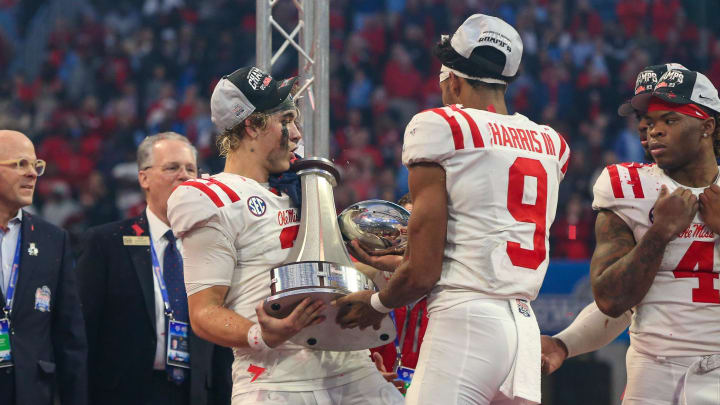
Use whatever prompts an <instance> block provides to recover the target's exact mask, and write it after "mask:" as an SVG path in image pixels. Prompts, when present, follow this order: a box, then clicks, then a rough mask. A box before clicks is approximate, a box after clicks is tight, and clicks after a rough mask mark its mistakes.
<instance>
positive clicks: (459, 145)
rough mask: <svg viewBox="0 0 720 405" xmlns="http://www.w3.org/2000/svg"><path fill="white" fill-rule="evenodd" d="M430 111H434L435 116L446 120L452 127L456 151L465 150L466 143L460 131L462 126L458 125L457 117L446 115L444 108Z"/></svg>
mask: <svg viewBox="0 0 720 405" xmlns="http://www.w3.org/2000/svg"><path fill="white" fill-rule="evenodd" d="M429 111H432V112H434V113H435V114H437V115H439V116H441V117H443V118H445V121H447V123H448V125H450V130H451V131H452V136H453V142H454V143H455V150H460V149H465V142H464V141H463V134H462V130H461V129H460V124H458V122H457V120H456V119H455V117H453V116H451V115H448V113H446V112H445V110H443V109H442V108H433V109H431V110H429Z"/></svg>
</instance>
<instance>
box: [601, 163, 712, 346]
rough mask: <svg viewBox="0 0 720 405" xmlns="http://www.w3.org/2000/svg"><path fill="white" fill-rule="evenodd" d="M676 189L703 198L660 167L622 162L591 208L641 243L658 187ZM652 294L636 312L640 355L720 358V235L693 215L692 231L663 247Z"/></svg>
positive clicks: (633, 335) (609, 170) (634, 339)
mask: <svg viewBox="0 0 720 405" xmlns="http://www.w3.org/2000/svg"><path fill="white" fill-rule="evenodd" d="M663 184H664V185H665V186H667V189H668V191H669V192H673V191H674V190H675V189H677V188H678V187H683V188H686V189H688V190H690V191H692V192H693V194H695V195H699V194H700V193H701V192H702V191H703V190H704V188H689V187H685V186H682V185H680V184H679V183H677V182H675V181H674V180H673V179H671V178H670V177H668V176H667V175H666V174H665V172H664V171H663V170H662V169H660V168H659V167H657V166H656V165H654V164H652V165H646V164H639V163H623V164H618V165H611V166H608V167H606V168H605V169H604V170H603V172H602V174H601V175H600V177H599V178H598V180H597V182H596V183H595V186H594V188H593V192H594V195H595V198H594V201H593V209H596V210H600V209H607V210H610V211H612V212H614V213H615V214H617V215H618V216H619V217H620V218H622V219H623V220H624V221H625V223H626V224H627V225H628V227H630V229H631V230H632V232H633V235H634V236H635V240H636V241H638V240H640V239H641V238H642V237H643V235H645V232H647V230H648V228H650V225H652V223H653V219H654V218H653V206H654V205H655V201H656V200H657V197H658V194H659V192H660V186H662V185H663ZM657 254H661V255H663V259H662V262H661V263H660V270H659V271H658V273H657V275H656V276H655V280H654V281H653V284H652V286H651V287H650V290H649V291H648V292H647V294H646V295H645V297H644V298H643V300H642V301H641V302H640V303H639V304H638V305H637V306H636V307H635V312H634V314H633V318H632V324H631V326H630V342H631V344H632V346H633V347H634V348H635V349H636V350H637V351H639V352H642V353H647V354H651V355H655V356H696V355H705V354H710V353H720V322H718V319H720V305H718V304H720V295H719V291H718V271H720V257H718V235H716V234H714V233H713V231H712V230H710V228H709V227H708V226H707V225H705V224H704V223H703V221H702V219H701V218H700V214H698V215H696V216H695V219H694V220H693V222H692V224H691V225H690V227H688V228H687V229H686V230H685V231H684V232H681V233H680V234H678V235H677V237H676V238H675V239H673V240H672V241H671V242H670V243H669V244H668V245H667V247H666V248H665V251H664V252H657Z"/></svg>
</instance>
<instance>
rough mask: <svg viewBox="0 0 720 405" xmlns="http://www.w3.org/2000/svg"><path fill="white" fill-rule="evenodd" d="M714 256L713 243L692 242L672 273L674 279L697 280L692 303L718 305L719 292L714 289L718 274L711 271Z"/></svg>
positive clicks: (719, 300) (719, 302) (719, 301)
mask: <svg viewBox="0 0 720 405" xmlns="http://www.w3.org/2000/svg"><path fill="white" fill-rule="evenodd" d="M714 255H715V242H702V241H694V242H693V243H692V244H690V247H689V248H688V250H687V252H685V255H684V256H683V257H682V259H680V263H678V265H677V267H676V268H675V270H674V271H673V274H674V275H675V278H688V277H696V278H697V279H698V288H693V290H692V300H693V302H707V303H710V304H720V291H718V290H717V289H715V279H716V278H718V273H715V272H713V271H712V269H713V258H714ZM695 268H697V270H695Z"/></svg>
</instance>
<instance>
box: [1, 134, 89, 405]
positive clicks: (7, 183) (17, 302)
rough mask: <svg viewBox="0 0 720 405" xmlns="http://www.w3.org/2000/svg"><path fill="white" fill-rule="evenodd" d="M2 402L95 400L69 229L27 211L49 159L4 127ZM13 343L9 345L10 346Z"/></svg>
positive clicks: (79, 403) (81, 403) (73, 404)
mask: <svg viewBox="0 0 720 405" xmlns="http://www.w3.org/2000/svg"><path fill="white" fill-rule="evenodd" d="M0 145H2V147H0V275H1V276H2V277H0V287H1V289H0V291H1V293H0V305H2V307H3V310H0V359H2V361H0V367H2V368H0V403H2V404H10V405H27V404H33V405H51V404H52V402H53V397H54V396H55V389H58V390H59V397H60V400H61V403H62V404H63V405H85V404H87V342H86V340H85V326H84V323H83V319H82V312H81V309H80V300H79V298H78V294H77V286H76V282H75V274H74V271H73V259H72V255H71V253H70V241H69V238H68V235H67V233H66V232H65V231H63V230H62V229H60V228H58V227H56V226H55V225H52V224H50V223H48V222H46V221H43V220H42V219H40V218H38V217H35V216H33V215H31V214H29V213H28V212H26V211H23V210H22V209H21V208H22V207H25V206H28V205H30V204H31V203H32V199H33V192H34V190H35V182H36V181H37V178H38V176H40V175H42V174H43V172H44V171H45V162H44V161H42V160H38V159H37V158H36V156H35V148H34V147H33V144H32V142H31V141H30V139H28V138H27V137H26V136H25V135H23V134H22V133H20V132H15V131H4V130H3V131H0ZM8 342H9V347H8Z"/></svg>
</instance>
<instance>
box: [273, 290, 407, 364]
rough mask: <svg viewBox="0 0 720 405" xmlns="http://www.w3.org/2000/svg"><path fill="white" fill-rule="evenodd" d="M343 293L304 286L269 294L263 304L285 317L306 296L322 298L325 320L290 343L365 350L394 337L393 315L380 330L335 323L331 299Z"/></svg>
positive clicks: (312, 346) (334, 309) (301, 332)
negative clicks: (343, 327)
mask: <svg viewBox="0 0 720 405" xmlns="http://www.w3.org/2000/svg"><path fill="white" fill-rule="evenodd" d="M344 295H346V294H345V293H343V292H339V291H338V290H337V289H334V288H322V287H315V288H305V289H302V290H295V291H288V292H284V293H280V294H277V295H273V296H271V297H268V298H267V299H266V300H265V303H264V304H263V306H264V308H265V311H266V312H267V313H268V314H269V315H271V316H274V317H277V318H284V317H285V316H287V315H289V314H290V312H292V310H293V309H294V308H295V306H297V304H298V303H300V301H302V300H304V299H305V298H307V297H310V298H311V299H321V300H323V302H325V304H326V305H327V308H326V309H325V311H324V312H323V314H322V315H323V316H325V317H326V319H325V320H324V321H323V322H322V323H320V324H318V325H313V326H308V327H307V328H304V329H303V330H301V331H300V332H299V333H298V334H297V335H295V336H293V337H292V338H291V339H290V341H291V342H293V343H295V344H298V345H301V346H305V347H307V348H310V349H316V350H329V351H338V352H346V351H354V350H364V349H369V348H372V347H378V346H383V345H385V344H388V343H390V342H392V341H393V339H395V335H396V330H395V325H394V324H393V322H392V320H391V319H390V317H385V318H384V319H383V321H382V324H381V326H380V329H378V330H375V329H373V327H372V326H370V327H367V328H365V330H360V328H353V329H342V328H341V327H340V325H339V324H338V323H337V322H335V317H336V316H337V312H338V309H337V308H336V307H333V306H331V305H330V301H332V300H334V299H337V298H340V297H342V296H344Z"/></svg>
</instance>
